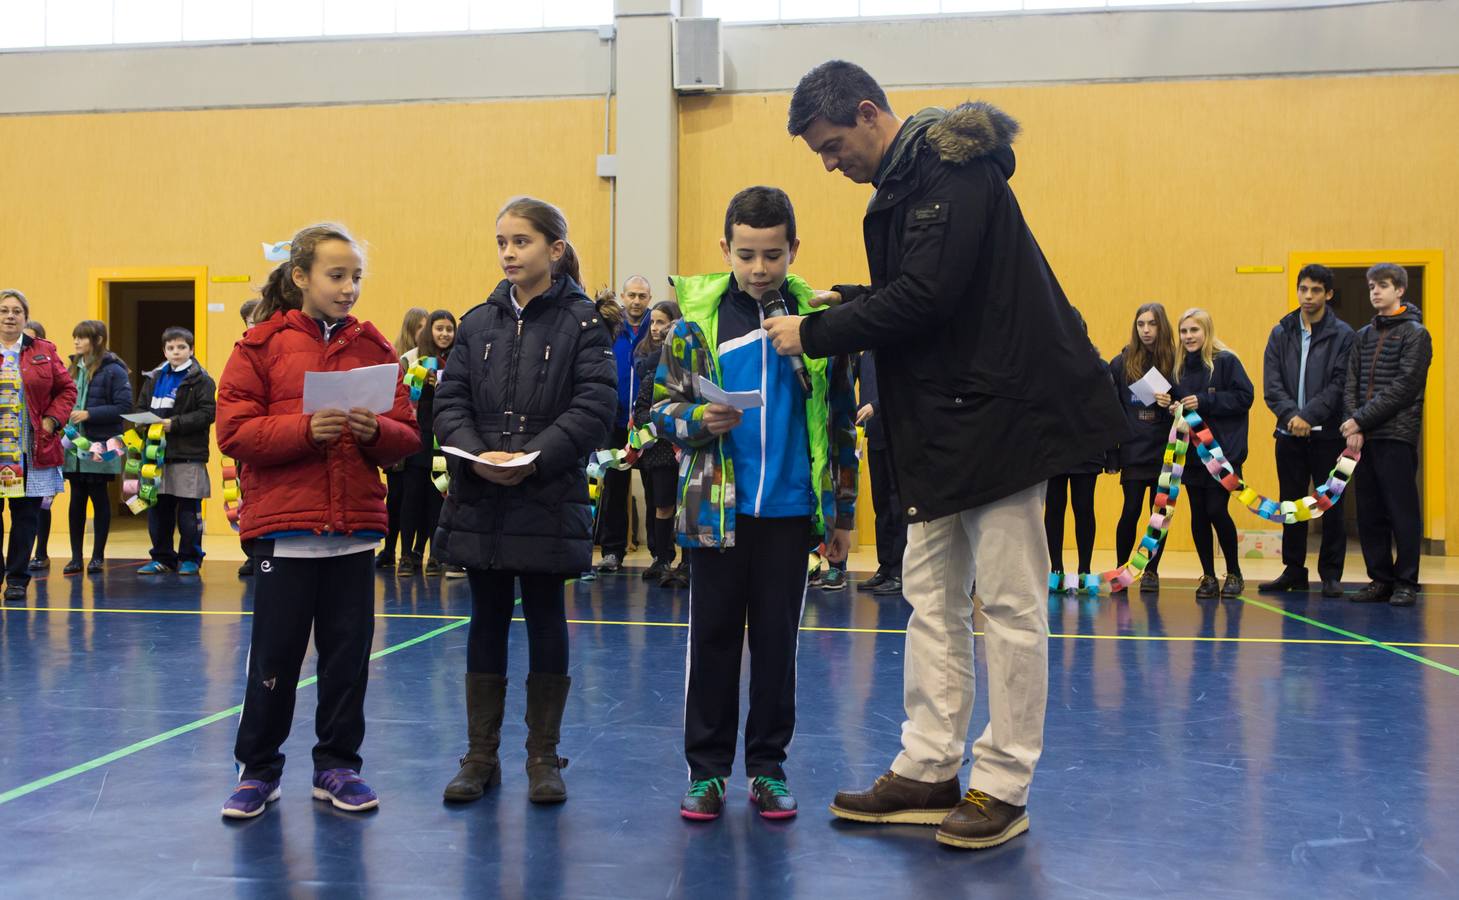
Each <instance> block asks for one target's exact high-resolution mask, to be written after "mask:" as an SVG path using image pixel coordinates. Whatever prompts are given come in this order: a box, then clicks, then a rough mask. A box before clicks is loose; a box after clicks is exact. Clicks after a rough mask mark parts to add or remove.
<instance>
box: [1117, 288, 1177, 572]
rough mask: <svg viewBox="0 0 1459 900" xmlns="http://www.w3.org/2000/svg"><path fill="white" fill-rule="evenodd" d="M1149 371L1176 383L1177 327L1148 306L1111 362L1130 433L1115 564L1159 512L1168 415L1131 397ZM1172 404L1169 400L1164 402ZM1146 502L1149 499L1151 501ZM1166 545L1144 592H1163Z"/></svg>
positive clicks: (1124, 444) (1123, 450) (1124, 450)
mask: <svg viewBox="0 0 1459 900" xmlns="http://www.w3.org/2000/svg"><path fill="white" fill-rule="evenodd" d="M1151 369H1154V370H1156V371H1157V372H1159V373H1160V374H1161V375H1162V376H1164V377H1165V380H1166V381H1169V382H1171V383H1172V384H1174V382H1175V329H1174V328H1172V327H1171V326H1170V318H1169V317H1168V316H1167V315H1166V314H1165V307H1164V306H1162V305H1161V304H1159V303H1146V304H1144V305H1143V306H1141V307H1140V308H1139V309H1137V310H1136V311H1135V321H1134V324H1132V325H1131V326H1130V342H1129V343H1128V344H1126V345H1125V349H1124V350H1122V351H1120V355H1119V356H1116V357H1115V358H1114V359H1112V360H1110V361H1109V375H1110V378H1111V379H1112V380H1113V381H1114V386H1115V393H1117V394H1119V398H1120V408H1121V409H1123V410H1124V413H1125V428H1126V434H1125V437H1124V439H1123V440H1122V441H1120V446H1119V449H1118V451H1117V452H1118V454H1119V468H1120V488H1121V489H1122V490H1123V491H1124V495H1125V502H1124V506H1123V508H1122V509H1121V510H1120V522H1119V525H1117V526H1116V527H1115V565H1120V566H1122V565H1124V564H1125V562H1126V561H1127V560H1128V559H1129V558H1130V551H1132V550H1133V549H1134V548H1135V536H1136V535H1137V534H1140V533H1141V532H1142V531H1143V530H1144V529H1143V528H1142V527H1141V524H1142V523H1143V522H1145V521H1146V519H1147V518H1148V517H1149V513H1148V512H1147V510H1153V509H1154V508H1155V493H1156V488H1157V486H1158V484H1157V483H1158V482H1159V480H1160V464H1161V459H1162V456H1163V454H1164V452H1165V441H1166V438H1168V437H1169V436H1170V416H1169V415H1168V414H1167V413H1165V412H1163V411H1162V409H1161V407H1160V406H1146V405H1145V404H1143V403H1141V402H1140V401H1139V400H1136V399H1135V398H1134V396H1133V395H1132V394H1131V393H1130V385H1131V384H1133V383H1134V382H1136V381H1139V380H1140V379H1141V378H1144V377H1145V373H1146V372H1148V371H1150V370H1151ZM1164 405H1165V406H1169V405H1170V402H1169V401H1168V400H1167V401H1166V402H1165V404H1164ZM1147 498H1148V499H1147ZM1164 552H1165V542H1164V541H1161V542H1160V546H1158V547H1156V548H1155V555H1154V556H1152V557H1150V564H1149V565H1148V566H1146V567H1145V575H1144V577H1142V578H1141V579H1140V591H1141V592H1142V593H1154V592H1156V591H1158V590H1160V574H1159V569H1160V557H1161V555H1162V554H1163V553H1164Z"/></svg>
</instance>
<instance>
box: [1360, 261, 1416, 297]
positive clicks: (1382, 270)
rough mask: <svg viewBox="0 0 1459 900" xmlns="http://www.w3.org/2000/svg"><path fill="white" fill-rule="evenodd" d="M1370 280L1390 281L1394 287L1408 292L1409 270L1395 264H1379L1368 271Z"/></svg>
mask: <svg viewBox="0 0 1459 900" xmlns="http://www.w3.org/2000/svg"><path fill="white" fill-rule="evenodd" d="M1368 280H1369V281H1371V282H1379V281H1390V282H1392V283H1393V286H1394V287H1399V288H1403V289H1404V290H1405V291H1406V290H1408V270H1407V269H1405V268H1404V267H1403V266H1400V265H1396V264H1394V263H1378V265H1376V266H1374V267H1373V268H1371V269H1369V270H1368Z"/></svg>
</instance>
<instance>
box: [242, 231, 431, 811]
mask: <svg viewBox="0 0 1459 900" xmlns="http://www.w3.org/2000/svg"><path fill="white" fill-rule="evenodd" d="M363 275H364V260H363V258H362V257H361V255H360V250H359V245H358V244H356V243H355V240H354V239H353V238H352V237H350V235H349V232H347V231H345V230H344V228H342V227H341V226H339V225H331V224H321V225H312V226H310V227H308V228H305V229H303V230H301V231H300V232H299V233H298V234H296V235H294V239H293V240H292V241H291V242H290V244H289V259H288V260H286V261H285V262H283V263H281V264H280V265H279V267H278V268H277V269H275V270H274V272H273V273H272V274H271V275H270V276H269V280H268V283H267V284H266V285H265V286H264V289H263V303H262V304H261V305H260V307H259V308H258V310H257V313H256V316H255V318H256V319H257V324H255V325H254V326H253V327H252V328H250V329H249V330H248V331H247V332H246V333H245V334H244V335H243V337H242V338H241V339H240V340H239V341H238V343H237V344H236V345H234V348H233V355H232V356H231V357H229V359H228V365H227V367H226V368H225V369H224V370H223V378H222V380H221V382H220V383H219V389H218V448H219V449H220V450H221V451H222V452H224V453H226V454H228V455H229V456H231V457H233V458H234V459H236V460H238V461H239V462H240V463H242V464H243V465H244V466H246V467H247V471H248V482H247V487H246V490H247V502H245V503H244V504H243V509H242V517H241V522H242V528H241V533H242V536H243V537H244V539H247V540H256V541H257V544H256V545H255V546H254V560H255V561H256V563H257V566H258V574H257V575H256V576H255V583H254V591H253V616H252V619H251V632H252V634H251V637H250V643H249V651H248V677H247V686H246V688H245V696H244V703H243V713H242V715H241V716H240V717H239V722H238V737H237V740H236V741H235V744H234V751H233V755H234V759H236V760H237V761H238V764H239V769H240V771H239V778H240V780H239V782H238V784H237V786H236V787H235V788H234V789H233V793H232V794H231V795H230V796H229V798H228V800H227V801H226V802H225V803H224V805H223V815H224V816H225V817H228V818H243V819H246V818H252V817H253V816H257V815H259V814H261V813H262V812H263V811H264V810H265V808H266V806H267V804H268V803H269V802H270V801H273V800H277V799H278V798H279V795H280V789H279V784H280V779H281V778H282V776H283V771H284V754H283V752H282V750H281V748H282V747H283V744H284V741H285V739H286V738H288V736H289V731H290V728H291V727H292V725H293V720H294V702H295V698H296V697H297V696H298V692H297V691H296V690H295V689H294V686H295V685H296V684H297V683H298V681H299V669H300V667H301V666H302V665H303V663H304V656H305V654H306V652H307V651H308V649H309V636H310V633H311V632H312V633H313V635H314V646H315V649H316V650H317V651H318V654H319V662H318V676H319V711H318V714H317V716H316V718H315V733H316V734H317V736H318V739H319V740H318V743H316V744H315V746H314V753H313V757H314V760H313V761H314V778H313V796H314V798H315V799H316V800H327V801H329V802H330V803H331V804H332V805H333V806H334V807H335V808H336V809H341V810H345V811H348V812H358V811H361V810H367V809H373V808H375V807H376V806H378V805H379V798H378V797H377V796H376V794H375V792H374V790H372V789H371V788H370V786H369V785H368V784H366V783H365V781H364V779H362V778H361V777H360V766H361V759H360V745H361V744H362V743H363V742H364V738H365V686H366V683H367V682H368V679H369V662H370V643H371V641H372V639H373V637H374V633H375V571H374V566H373V557H374V554H375V548H376V547H377V546H378V545H379V543H380V539H381V538H382V537H384V535H385V486H384V485H383V484H381V483H380V467H381V466H389V465H392V464H394V463H395V462H397V461H398V460H400V459H403V458H405V457H406V456H408V455H410V454H411V453H414V452H415V451H416V450H418V449H420V433H419V432H418V431H417V430H416V425H415V417H414V416H413V415H412V412H411V408H410V399H409V396H408V394H407V393H406V390H405V386H404V385H403V384H399V383H397V384H396V388H395V402H394V405H393V406H392V408H391V409H390V411H389V412H388V413H385V414H382V415H376V414H375V413H373V412H370V411H369V410H368V409H364V408H354V409H350V410H348V411H346V410H341V409H323V410H319V411H318V412H314V413H304V412H302V409H303V396H304V376H305V373H306V372H311V371H317V372H342V371H348V370H350V369H356V368H361V367H364V366H374V365H384V364H389V365H394V364H395V363H396V359H397V357H396V355H395V352H394V349H393V348H392V347H391V346H390V342H389V341H387V340H386V339H385V336H384V335H382V334H381V333H380V332H379V330H377V329H376V328H375V326H374V325H372V324H371V323H369V322H361V321H360V320H358V319H356V318H355V317H354V316H353V315H352V314H351V313H352V311H353V310H354V307H355V304H356V303H357V301H358V300H359V290H360V281H361V279H362V277H363Z"/></svg>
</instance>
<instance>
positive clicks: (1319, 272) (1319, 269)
mask: <svg viewBox="0 0 1459 900" xmlns="http://www.w3.org/2000/svg"><path fill="white" fill-rule="evenodd" d="M1304 280H1305V281H1315V282H1317V283H1318V284H1320V285H1322V288H1323V290H1325V291H1327V292H1328V293H1329V294H1331V293H1332V285H1333V278H1332V270H1331V269H1329V268H1328V267H1327V266H1324V265H1320V264H1318V263H1308V264H1307V265H1305V266H1303V267H1302V271H1300V272H1298V273H1297V283H1298V284H1301V283H1302V282H1303V281H1304Z"/></svg>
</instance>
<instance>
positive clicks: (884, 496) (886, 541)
mask: <svg viewBox="0 0 1459 900" xmlns="http://www.w3.org/2000/svg"><path fill="white" fill-rule="evenodd" d="M856 383H857V385H858V386H859V388H860V391H861V397H860V399H859V400H858V401H857V402H858V403H859V404H860V405H859V406H858V408H857V410H856V423H857V424H858V425H860V426H862V427H863V428H865V429H866V465H867V468H869V469H870V470H871V472H870V474H871V508H872V512H874V513H875V514H876V574H875V575H872V576H871V577H870V578H868V579H866V580H865V581H863V582H861V583H860V584H858V585H856V589H857V590H860V591H871V592H872V593H873V594H876V595H878V596H899V595H901V593H902V555H903V554H904V553H906V551H907V519H906V516H904V515H903V514H902V498H901V497H899V496H897V476H896V474H895V473H894V472H893V471H892V461H891V458H890V457H889V456H888V455H887V432H886V429H885V428H883V427H882V417H881V416H879V415H878V413H879V412H880V411H881V410H880V405H881V404H880V403H879V402H878V401H877V396H876V354H875V353H874V352H873V351H871V350H867V351H865V352H863V353H862V354H861V355H860V356H859V357H857V360H856Z"/></svg>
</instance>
